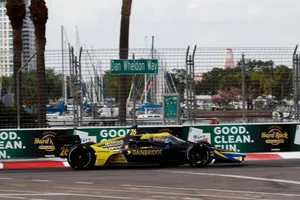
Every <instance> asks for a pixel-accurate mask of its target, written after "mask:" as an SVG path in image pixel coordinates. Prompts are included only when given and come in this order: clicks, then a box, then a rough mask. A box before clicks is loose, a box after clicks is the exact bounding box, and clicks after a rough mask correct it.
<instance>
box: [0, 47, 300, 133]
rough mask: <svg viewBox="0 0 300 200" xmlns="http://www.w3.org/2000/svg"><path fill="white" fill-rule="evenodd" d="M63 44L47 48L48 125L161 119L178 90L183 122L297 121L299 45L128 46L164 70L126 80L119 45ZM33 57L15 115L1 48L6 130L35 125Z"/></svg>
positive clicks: (157, 121) (0, 124) (6, 61)
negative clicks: (116, 70)
mask: <svg viewBox="0 0 300 200" xmlns="http://www.w3.org/2000/svg"><path fill="white" fill-rule="evenodd" d="M63 48H64V50H63V51H62V50H47V51H46V52H45V63H46V85H45V87H46V91H47V92H46V94H45V96H46V98H47V99H48V105H47V112H48V114H47V118H48V125H50V126H99V125H100V126H101V125H103V124H112V125H115V124H116V123H117V122H118V120H117V118H118V115H121V114H123V115H126V117H127V123H128V124H131V123H137V124H143V125H144V124H145V125H147V124H149V125H150V124H161V123H163V119H162V115H163V112H162V110H163V108H162V106H161V105H162V102H163V96H164V94H168V93H172V92H174V91H176V93H179V94H180V99H181V120H180V123H181V124H182V123H192V124H199V123H209V122H211V120H213V119H218V121H219V123H231V122H232V123H248V122H251V123H259V122H262V121H264V122H275V121H276V122H277V121H298V120H299V109H298V104H299V97H300V95H299V92H300V89H299V88H300V87H299V83H300V81H299V80H300V79H299V75H300V71H299V63H300V62H299V54H298V51H297V48H295V47H286V48H203V47H197V46H195V48H194V49H193V51H192V52H190V49H191V48H178V49H155V48H150V49H146V48H143V49H130V50H129V57H131V56H132V55H134V58H135V59H152V58H153V59H157V60H158V63H159V70H158V73H157V74H154V75H151V74H148V75H135V76H134V78H133V77H132V75H127V79H126V81H125V82H123V83H121V84H122V85H121V86H120V82H119V79H118V77H119V76H118V75H111V74H110V71H109V70H110V60H111V59H118V57H119V50H118V49H84V48H81V49H79V50H76V49H74V48H72V47H71V46H69V47H68V48H67V47H65V46H63ZM34 62H35V61H31V59H30V60H28V61H26V62H25V64H24V66H23V67H22V69H23V68H25V65H26V64H28V65H26V66H27V68H26V70H19V73H18V74H19V75H22V88H19V89H18V90H17V96H19V95H20V94H19V93H20V92H21V93H22V98H23V105H19V104H18V103H17V102H16V103H15V106H16V107H17V109H16V110H17V113H16V112H15V111H14V109H13V107H10V106H6V105H5V101H4V100H3V99H5V97H6V95H8V94H13V93H14V91H13V79H12V78H11V77H7V75H8V74H9V70H10V69H9V65H11V63H9V52H0V69H1V71H0V73H1V84H0V85H1V98H2V102H4V103H2V104H1V105H0V109H1V113H0V128H23V127H27V128H30V127H34V126H35V122H36V117H35V113H36V112H38V111H37V110H36V103H37V102H36V85H37V84H38V83H36V82H35V81H36V73H35V69H34V68H33V67H32V66H35V63H34ZM28 66H31V67H28ZM17 77H19V76H17ZM119 89H121V90H126V92H128V96H127V97H126V101H127V112H126V113H119V109H118V102H119V101H118V99H119V95H118V94H119ZM295 102H296V103H295ZM134 108H136V109H134ZM20 110H21V111H20ZM23 111H25V112H23ZM23 115H24V116H23ZM134 116H135V117H134ZM20 119H22V120H23V121H22V120H20ZM1 120H2V121H1ZM56 121H58V122H60V123H58V122H56ZM86 122H88V123H86Z"/></svg>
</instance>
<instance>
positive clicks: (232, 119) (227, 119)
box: [218, 117, 295, 124]
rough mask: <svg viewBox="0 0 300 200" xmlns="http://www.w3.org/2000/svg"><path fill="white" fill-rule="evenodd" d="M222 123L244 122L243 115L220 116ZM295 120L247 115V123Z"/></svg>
mask: <svg viewBox="0 0 300 200" xmlns="http://www.w3.org/2000/svg"><path fill="white" fill-rule="evenodd" d="M218 120H219V122H220V124H224V123H244V121H243V118H242V117H218ZM270 122H275V123H276V122H295V121H294V120H292V119H274V118H272V117H247V118H246V123H270Z"/></svg>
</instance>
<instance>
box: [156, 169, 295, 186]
mask: <svg viewBox="0 0 300 200" xmlns="http://www.w3.org/2000/svg"><path fill="white" fill-rule="evenodd" d="M159 171H163V172H169V173H173V174H190V175H200V176H215V177H226V178H237V179H245V180H256V181H267V182H277V183H288V184H295V185H300V181H293V180H284V179H271V178H263V177H254V176H241V175H232V174H215V173H201V172H186V171H170V170H159Z"/></svg>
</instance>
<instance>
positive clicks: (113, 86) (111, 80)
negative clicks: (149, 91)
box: [103, 70, 145, 101]
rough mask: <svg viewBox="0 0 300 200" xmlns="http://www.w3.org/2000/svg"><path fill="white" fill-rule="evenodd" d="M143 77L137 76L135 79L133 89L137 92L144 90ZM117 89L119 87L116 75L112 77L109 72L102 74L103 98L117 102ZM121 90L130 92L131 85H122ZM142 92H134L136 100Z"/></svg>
mask: <svg viewBox="0 0 300 200" xmlns="http://www.w3.org/2000/svg"><path fill="white" fill-rule="evenodd" d="M144 85H145V84H144V76H143V75H140V74H137V75H136V78H135V87H136V89H137V90H139V89H144ZM118 87H119V79H118V77H117V76H116V75H112V74H111V72H110V70H107V71H105V72H104V75H103V93H104V95H105V97H108V98H114V99H116V101H118V100H119V97H118ZM122 88H123V90H127V91H128V90H130V88H131V85H129V84H128V85H124V86H123V87H122ZM142 93H143V91H141V92H136V94H137V95H136V98H137V99H138V98H139V97H140V96H141V95H142Z"/></svg>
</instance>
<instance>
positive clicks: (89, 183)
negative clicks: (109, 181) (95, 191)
mask: <svg viewBox="0 0 300 200" xmlns="http://www.w3.org/2000/svg"><path fill="white" fill-rule="evenodd" d="M74 183H76V184H84V185H92V184H94V183H92V182H81V181H77V182H74Z"/></svg>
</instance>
